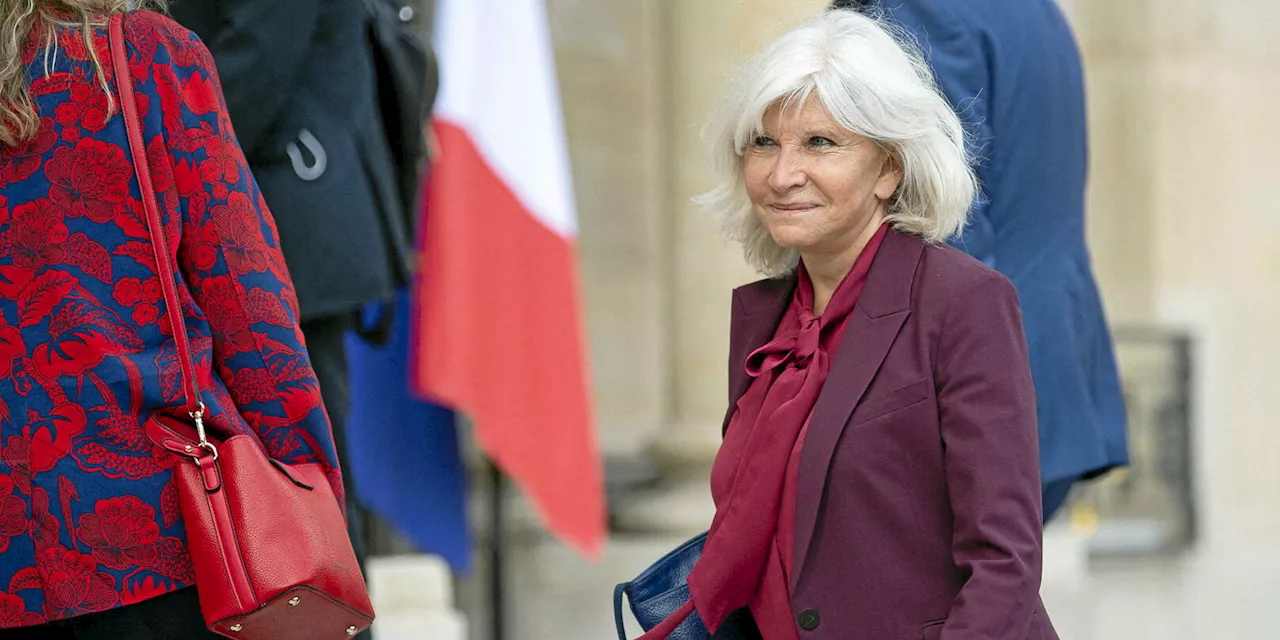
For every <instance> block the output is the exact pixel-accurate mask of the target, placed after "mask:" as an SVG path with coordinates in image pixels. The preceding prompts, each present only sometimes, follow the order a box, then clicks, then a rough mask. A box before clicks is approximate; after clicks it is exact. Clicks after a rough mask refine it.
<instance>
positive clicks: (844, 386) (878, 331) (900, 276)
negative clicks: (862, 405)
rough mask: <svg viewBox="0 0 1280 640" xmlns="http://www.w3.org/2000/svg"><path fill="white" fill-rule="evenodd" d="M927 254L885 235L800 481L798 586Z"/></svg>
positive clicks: (831, 376) (826, 388) (817, 410)
mask: <svg viewBox="0 0 1280 640" xmlns="http://www.w3.org/2000/svg"><path fill="white" fill-rule="evenodd" d="M923 252H924V244H923V242H922V241H920V240H919V239H917V238H914V237H912V236H908V235H904V234H900V233H897V232H890V233H889V235H888V236H887V237H885V239H884V243H883V244H882V245H881V246H880V251H879V253H877V254H876V258H875V261H874V262H873V263H872V264H871V272H870V273H869V274H868V275H867V284H866V286H865V287H864V288H863V290H862V294H861V295H860V296H858V304H857V306H855V307H854V310H853V317H852V318H851V319H850V320H849V324H848V326H847V328H846V329H845V335H844V339H843V340H841V342H840V349H839V351H838V352H837V353H836V357H835V360H834V361H833V362H832V365H831V371H830V373H828V374H827V381H826V383H825V384H824V385H823V387H822V392H821V393H820V394H819V395H818V401H817V404H815V405H814V408H813V414H812V415H811V417H810V419H809V431H808V434H807V435H806V436H805V441H804V445H803V447H804V448H803V450H802V451H801V453H800V470H799V476H798V478H797V480H796V531H795V533H796V537H795V549H794V550H793V553H795V556H794V565H793V566H794V567H795V569H794V570H793V571H792V578H791V581H792V586H793V587H794V586H795V585H796V583H797V582H798V579H799V576H800V575H801V573H802V572H803V569H804V561H805V558H807V557H808V555H809V545H810V543H811V542H812V540H813V532H814V528H815V527H816V526H817V522H818V510H819V506H820V505H821V503H822V498H823V493H824V491H825V489H826V482H827V471H828V470H829V469H830V467H831V459H832V457H833V456H834V455H835V450H836V444H837V443H838V442H839V440H840V435H841V434H842V433H843V432H844V428H845V425H846V424H847V423H848V422H849V417H850V416H851V415H852V414H853V410H854V409H855V408H856V407H857V406H858V403H859V402H861V400H862V396H863V394H864V393H866V391H867V387H868V386H869V385H870V384H871V380H872V378H874V377H875V375H876V372H877V371H879V370H880V365H881V363H883V362H884V358H885V356H886V355H887V354H888V353H889V347H891V346H892V345H893V341H894V339H895V338H896V337H897V335H898V331H899V330H900V329H901V328H902V325H903V323H904V322H906V320H907V316H909V315H910V314H911V285H912V283H913V282H914V279H915V278H914V276H915V271H916V267H917V265H918V264H919V262H920V256H921V255H922V254H923Z"/></svg>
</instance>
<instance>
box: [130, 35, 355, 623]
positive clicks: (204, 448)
mask: <svg viewBox="0 0 1280 640" xmlns="http://www.w3.org/2000/svg"><path fill="white" fill-rule="evenodd" d="M123 20H124V15H123V14H116V15H114V16H112V18H111V21H110V25H109V34H108V35H109V39H110V45H111V58H112V65H113V66H114V68H115V77H116V84H117V87H118V90H119V94H120V108H121V111H122V113H123V115H124V120H125V125H126V128H127V130H128V134H129V149H130V152H131V155H132V156H133V164H134V169H135V171H136V172H137V175H138V181H139V184H140V185H141V188H142V196H143V198H142V202H143V207H144V209H145V210H146V217H147V230H148V232H149V233H150V236H151V246H152V249H153V251H154V252H155V258H156V265H157V268H158V271H159V274H158V275H159V276H160V277H159V280H160V284H161V288H162V289H163V294H164V304H165V307H166V308H167V309H168V314H166V315H167V317H168V318H170V321H171V322H172V323H173V336H174V342H176V343H177V353H178V360H179V363H180V365H181V369H182V387H183V392H184V394H185V396H186V410H187V412H188V414H189V415H190V416H191V422H190V423H189V424H188V423H186V422H185V421H183V420H178V419H174V418H171V417H169V416H166V415H160V414H157V415H155V416H152V417H151V418H150V419H148V420H147V423H146V432H147V436H148V437H149V438H151V440H152V442H154V443H155V444H156V445H157V446H160V447H163V448H164V449H166V450H168V451H171V452H172V453H173V454H174V455H177V456H179V457H180V458H182V461H181V463H180V464H178V465H177V466H176V468H175V469H174V473H173V482H174V483H175V484H176V485H177V487H178V495H179V501H180V503H181V506H182V518H183V523H184V525H185V527H186V530H187V547H188V549H189V551H190V553H191V560H192V564H193V566H194V569H195V576H196V587H197V589H198V590H199V595H200V608H201V611H202V613H203V614H204V618H205V621H206V622H207V623H208V625H209V629H210V630H211V631H213V632H215V633H218V634H220V635H223V636H226V637H228V638H239V639H244V640H291V639H296V640H325V639H327V638H332V639H334V640H341V639H343V638H347V637H350V636H354V635H356V634H357V633H360V632H361V631H363V630H365V629H366V628H368V627H369V625H370V624H372V623H373V606H372V605H371V604H370V602H369V592H368V589H367V587H366V586H365V582H364V578H363V576H362V574H361V572H360V566H359V564H358V563H357V562H356V556H355V552H354V551H353V550H352V547H351V541H350V539H348V537H347V527H346V521H345V518H344V517H343V515H342V511H341V509H340V507H339V505H338V500H337V498H335V497H334V494H333V490H332V489H331V488H330V486H329V482H328V481H327V480H326V478H325V475H324V471H323V470H322V469H321V467H320V465H319V464H298V465H287V464H283V463H281V462H279V461H277V460H273V459H271V458H268V457H267V454H266V452H265V451H264V449H263V448H262V445H261V444H260V443H259V442H258V441H257V440H256V439H254V438H253V437H251V436H247V435H238V436H234V437H231V438H227V439H225V440H218V439H216V438H212V437H210V436H209V434H208V433H206V431H205V427H204V417H205V413H204V410H205V407H204V404H203V403H201V402H200V391H199V389H198V388H197V387H196V376H195V365H194V363H193V360H192V358H191V347H190V344H189V343H188V340H187V331H186V327H185V323H184V321H183V317H182V312H181V310H180V309H181V306H180V305H179V303H178V291H177V284H176V282H177V281H176V279H175V278H174V268H175V266H174V262H173V261H172V260H171V259H170V253H169V251H168V246H167V242H166V240H165V235H164V232H163V228H164V227H163V226H162V223H161V221H160V208H159V205H158V204H157V201H156V194H155V190H154V188H153V186H152V182H151V174H150V170H149V166H148V163H147V155H146V147H145V146H144V145H143V137H142V120H141V118H140V117H139V116H138V110H137V104H136V100H135V99H134V88H133V83H132V76H131V75H130V73H129V71H128V68H129V66H128V56H127V53H126V51H125V41H124V29H123Z"/></svg>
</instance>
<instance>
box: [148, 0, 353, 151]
mask: <svg viewBox="0 0 1280 640" xmlns="http://www.w3.org/2000/svg"><path fill="white" fill-rule="evenodd" d="M349 1H353V2H354V1H356V0H349ZM194 2H201V3H203V2H208V3H212V4H213V5H214V6H213V7H212V13H197V12H208V11H209V10H210V7H196V6H194V5H193V3H194ZM186 5H191V6H189V7H188V8H185V9H184V6H186ZM186 11H190V12H192V19H191V20H190V22H189V23H188V21H187V20H186V18H185V15H184V12H186ZM172 13H173V15H174V17H175V18H176V19H177V20H178V21H179V22H182V23H183V24H185V25H186V26H187V27H188V28H190V29H192V30H193V31H195V33H196V35H198V36H200V39H201V40H203V41H204V43H205V45H206V46H207V47H208V48H209V51H210V52H212V53H213V57H214V60H216V61H217V65H218V72H219V74H220V75H221V77H222V80H223V81H224V83H225V84H224V88H225V92H226V94H225V99H226V105H227V108H228V109H229V110H230V112H231V117H232V120H233V121H234V122H235V128H236V134H237V136H238V138H239V141H240V145H241V147H242V148H244V149H247V150H248V151H249V153H250V154H251V155H253V154H255V153H257V152H259V151H260V150H261V148H262V146H263V145H265V144H267V143H268V136H269V134H270V132H271V130H272V126H273V125H274V124H275V123H276V122H277V121H279V119H280V117H281V115H282V114H283V113H284V110H285V108H287V107H288V105H289V101H290V100H291V98H292V97H293V93H294V87H295V86H296V85H297V79H298V77H299V75H300V74H301V70H302V69H303V68H304V65H306V64H307V55H308V54H310V53H311V42H312V40H313V37H314V35H315V32H316V24H317V22H318V20H319V14H320V0H185V1H184V2H179V3H176V4H175V5H174V6H173V10H172ZM196 16H202V17H203V19H201V18H197V17H196Z"/></svg>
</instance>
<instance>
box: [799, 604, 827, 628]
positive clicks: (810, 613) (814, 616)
mask: <svg viewBox="0 0 1280 640" xmlns="http://www.w3.org/2000/svg"><path fill="white" fill-rule="evenodd" d="M796 622H799V623H800V628H801V629H804V630H805V631H813V630H814V629H817V628H818V625H819V624H822V618H821V617H820V616H819V615H818V610H817V609H805V610H804V611H801V612H800V615H799V616H797V618H796Z"/></svg>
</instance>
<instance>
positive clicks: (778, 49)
mask: <svg viewBox="0 0 1280 640" xmlns="http://www.w3.org/2000/svg"><path fill="white" fill-rule="evenodd" d="M812 96H816V98H817V99H818V100H819V101H820V103H821V104H822V106H823V107H825V108H826V110H827V111H828V112H829V113H830V114H831V116H832V118H834V119H835V121H836V122H837V123H839V124H840V125H842V126H844V127H845V128H846V129H848V130H850V131H852V132H854V133H856V134H858V135H861V136H863V137H865V138H868V139H870V140H872V141H873V142H875V143H876V144H878V145H880V147H881V148H883V149H885V150H886V151H887V152H888V153H889V154H890V155H892V156H893V158H894V159H895V160H896V161H897V162H898V163H899V164H900V166H901V168H902V175H903V177H902V183H901V184H900V185H899V186H898V190H897V191H896V192H895V193H894V195H893V197H892V199H891V202H890V206H889V214H888V220H889V222H890V223H891V224H892V225H893V227H894V228H895V229H898V230H899V231H903V232H906V233H911V234H913V235H916V236H919V237H921V238H923V239H924V240H925V241H927V242H942V241H945V240H946V239H948V238H951V237H952V236H955V235H956V234H958V233H959V232H960V231H961V230H962V229H963V228H964V225H965V220H966V218H967V217H968V212H969V206H970V205H971V204H972V202H973V199H974V196H975V194H976V192H977V178H976V177H975V175H974V173H973V170H972V169H971V168H970V166H969V157H968V154H967V153H966V151H965V134H964V127H963V126H962V125H961V123H960V119H959V118H958V117H957V116H956V113H955V111H953V110H952V109H951V107H950V106H949V105H948V104H947V100H946V98H945V97H943V95H942V93H941V92H940V91H939V90H938V87H937V85H936V83H935V82H934V79H933V73H932V72H931V71H930V69H929V65H928V63H927V62H926V61H925V60H924V58H923V57H922V56H921V54H920V52H919V51H918V50H917V48H916V47H915V45H914V43H913V40H912V39H911V37H910V36H908V35H906V34H905V33H903V32H902V31H901V30H900V29H898V28H896V27H893V26H890V25H889V24H888V23H887V22H885V21H882V20H879V19H876V18H872V17H869V16H867V15H864V14H862V13H858V12H856V11H850V10H839V9H833V10H830V11H826V12H824V13H823V14H822V15H820V16H818V17H817V18H814V19H813V20H811V21H809V22H808V23H806V24H804V25H801V26H799V27H797V28H795V29H793V30H791V31H790V32H788V33H786V34H785V35H783V36H782V37H780V38H778V39H777V40H775V41H773V42H772V43H771V44H769V45H768V46H766V47H764V48H763V49H761V50H760V51H759V52H758V53H756V55H755V56H753V57H752V58H751V59H750V60H749V61H748V62H747V63H746V64H745V65H743V66H742V68H740V69H739V70H738V72H737V74H736V75H735V78H734V81H733V84H732V88H731V90H730V92H729V95H728V97H727V98H726V99H725V101H724V103H723V104H722V106H721V109H720V112H719V114H718V115H717V117H716V118H715V120H714V121H713V122H712V123H711V125H710V129H709V132H710V133H712V134H713V135H714V136H715V137H714V138H713V143H712V154H713V155H712V162H713V165H714V167H715V171H716V173H717V174H718V176H719V180H720V184H719V186H717V187H716V188H715V189H713V190H711V191H710V192H708V193H705V194H703V195H701V196H698V197H697V198H695V202H697V203H698V204H699V205H701V206H702V207H703V208H705V209H707V210H709V211H712V212H714V213H716V214H718V215H719V216H720V217H721V219H722V224H723V228H724V231H725V233H726V234H727V235H728V236H729V237H730V238H732V239H734V240H737V241H739V242H741V243H742V245H743V250H744V252H745V254H746V258H747V262H749V263H750V264H751V265H752V266H753V267H755V268H756V269H758V270H759V271H760V272H762V273H764V274H765V275H769V276H779V275H785V274H787V273H789V272H791V271H792V270H793V269H794V268H795V266H796V263H797V261H798V258H799V256H798V253H797V252H796V251H795V250H794V249H787V248H786V247H783V246H781V245H779V244H778V243H776V242H774V240H773V237H772V236H770V235H769V231H768V229H766V228H765V227H764V225H763V224H762V223H761V222H760V220H759V219H758V218H757V217H756V216H755V214H754V212H753V211H752V207H751V201H750V200H749V199H748V197H747V190H746V185H745V183H744V179H743V153H744V152H745V149H746V148H747V145H748V144H749V143H750V141H751V140H753V139H754V138H755V137H756V136H758V135H761V134H762V132H763V131H764V113H765V111H767V110H768V109H769V108H770V107H772V106H775V105H781V106H782V107H783V108H784V109H786V108H788V107H791V106H798V105H801V104H804V102H805V101H806V100H808V99H809V98H810V97H812Z"/></svg>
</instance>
